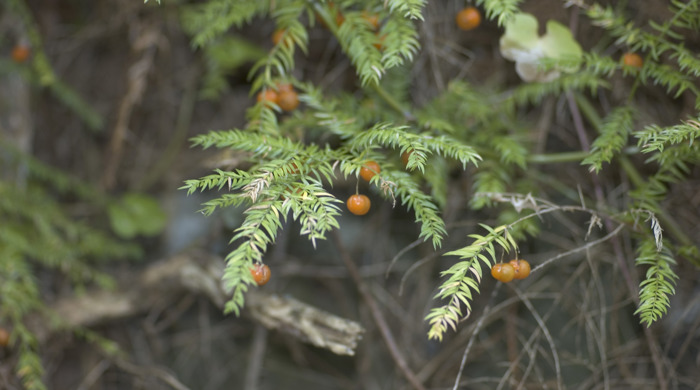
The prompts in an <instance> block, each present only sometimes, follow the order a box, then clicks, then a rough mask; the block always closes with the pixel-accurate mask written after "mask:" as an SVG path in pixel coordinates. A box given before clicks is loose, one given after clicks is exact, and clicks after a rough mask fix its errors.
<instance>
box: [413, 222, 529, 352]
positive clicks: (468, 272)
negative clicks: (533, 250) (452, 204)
mask: <svg viewBox="0 0 700 390" xmlns="http://www.w3.org/2000/svg"><path fill="white" fill-rule="evenodd" d="M481 227H483V228H484V229H486V230H487V231H488V234H487V235H485V236H482V235H479V234H470V235H469V237H471V238H473V239H474V241H473V242H472V243H471V244H470V245H468V246H466V247H464V248H461V249H458V250H456V251H451V252H448V253H446V254H445V255H446V256H458V257H459V258H460V259H462V261H459V262H458V263H456V264H455V265H453V266H452V267H450V268H449V269H447V270H445V271H442V275H443V276H446V275H450V276H449V278H448V279H447V280H446V281H445V282H443V284H442V286H441V287H440V292H438V293H437V295H435V298H438V299H442V300H447V301H448V302H447V304H445V305H443V306H440V307H436V308H433V309H431V311H430V314H428V316H427V317H426V320H427V321H428V322H429V323H430V330H429V331H428V337H429V338H431V339H437V340H442V337H443V335H444V334H445V332H447V329H448V328H451V329H452V330H457V323H458V322H459V321H460V320H462V319H464V318H466V317H469V315H470V314H471V302H470V301H471V300H472V295H473V294H474V293H475V294H478V293H479V283H481V278H482V277H483V276H484V272H483V271H482V266H481V263H482V262H483V263H484V264H485V265H486V266H487V267H488V269H491V267H493V265H494V264H496V263H497V262H498V255H497V253H496V248H497V246H500V247H501V249H502V250H503V251H505V252H510V251H511V250H513V251H515V250H517V248H518V245H517V244H516V242H515V240H514V239H513V237H512V236H511V235H510V234H509V233H508V228H507V227H506V226H498V227H496V228H495V229H492V228H490V227H488V226H486V225H483V224H482V225H481ZM484 252H485V253H484ZM487 255H488V256H487ZM462 306H464V314H462V313H463V312H462Z"/></svg>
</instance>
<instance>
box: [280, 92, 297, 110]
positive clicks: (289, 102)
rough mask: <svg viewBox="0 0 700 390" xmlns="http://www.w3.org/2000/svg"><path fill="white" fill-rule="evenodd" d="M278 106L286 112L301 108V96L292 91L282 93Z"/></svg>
mask: <svg viewBox="0 0 700 390" xmlns="http://www.w3.org/2000/svg"><path fill="white" fill-rule="evenodd" d="M277 104H278V105H279V106H280V108H281V109H283V110H285V111H293V110H294V109H295V108H297V107H298V106H299V95H297V93H296V92H294V91H293V90H292V91H280V93H279V100H278V102H277Z"/></svg>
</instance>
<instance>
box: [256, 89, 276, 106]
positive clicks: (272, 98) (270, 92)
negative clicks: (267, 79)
mask: <svg viewBox="0 0 700 390" xmlns="http://www.w3.org/2000/svg"><path fill="white" fill-rule="evenodd" d="M261 101H265V102H270V103H275V104H279V95H278V94H277V92H275V90H274V89H264V90H262V91H260V93H258V102H261Z"/></svg>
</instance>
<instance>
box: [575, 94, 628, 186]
mask: <svg viewBox="0 0 700 390" xmlns="http://www.w3.org/2000/svg"><path fill="white" fill-rule="evenodd" d="M634 114H635V110H634V109H633V108H632V107H630V106H620V107H617V108H615V109H614V110H613V112H611V113H610V115H608V116H607V118H605V120H604V121H603V123H602V125H601V126H600V135H599V136H598V138H596V139H595V141H594V142H593V148H592V149H591V154H590V155H589V156H588V157H586V158H585V159H584V160H583V162H582V163H583V164H587V165H590V170H591V171H595V172H596V173H598V172H600V170H601V169H602V168H603V163H609V162H610V161H611V160H612V158H613V156H614V155H615V154H616V153H619V152H620V150H622V148H623V147H625V145H627V139H628V137H629V134H630V133H631V132H632V125H633V120H634Z"/></svg>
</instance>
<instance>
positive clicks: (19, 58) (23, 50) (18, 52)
mask: <svg viewBox="0 0 700 390" xmlns="http://www.w3.org/2000/svg"><path fill="white" fill-rule="evenodd" d="M30 54H31V51H30V50H29V48H28V47H27V46H24V45H17V46H15V47H14V48H13V49H12V60H13V61H14V62H16V63H18V64H21V63H23V62H25V61H27V59H28V58H29V55H30Z"/></svg>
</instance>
